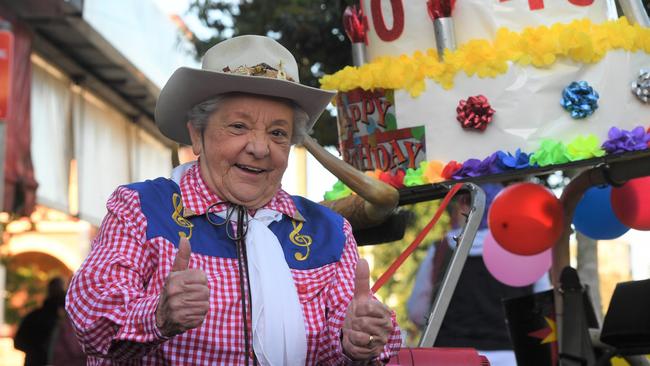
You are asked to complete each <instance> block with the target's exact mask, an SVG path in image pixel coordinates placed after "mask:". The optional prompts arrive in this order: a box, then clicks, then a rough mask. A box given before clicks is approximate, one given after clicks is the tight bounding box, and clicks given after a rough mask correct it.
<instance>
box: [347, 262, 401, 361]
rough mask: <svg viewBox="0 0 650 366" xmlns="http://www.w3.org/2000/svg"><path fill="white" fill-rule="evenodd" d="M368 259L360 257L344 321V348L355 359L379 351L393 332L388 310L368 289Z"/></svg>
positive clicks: (372, 355) (363, 357) (364, 358)
mask: <svg viewBox="0 0 650 366" xmlns="http://www.w3.org/2000/svg"><path fill="white" fill-rule="evenodd" d="M369 272H370V271H369V269H368V262H366V260H365V259H359V262H358V263H357V268H356V272H355V278H354V297H353V298H352V301H351V302H350V305H349V306H348V311H347V314H346V316H345V323H344V324H343V340H342V342H343V343H342V345H343V351H344V352H345V354H346V355H347V356H348V357H350V358H352V359H354V360H368V359H371V358H374V357H377V356H379V355H380V354H381V352H382V351H383V349H384V346H385V345H386V343H388V337H389V335H390V334H391V332H392V331H393V322H392V320H391V312H390V309H388V307H387V306H386V305H384V304H382V303H381V302H379V301H378V300H377V299H375V298H374V297H373V296H372V294H371V292H370V273H369Z"/></svg>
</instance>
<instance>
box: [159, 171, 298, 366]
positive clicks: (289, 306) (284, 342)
mask: <svg viewBox="0 0 650 366" xmlns="http://www.w3.org/2000/svg"><path fill="white" fill-rule="evenodd" d="M195 163H196V162H191V163H186V164H183V165H180V166H178V167H176V168H174V170H173V171H172V174H171V178H172V180H173V181H175V182H176V183H177V184H179V185H180V181H181V177H182V176H183V175H184V174H185V173H186V172H187V170H188V169H189V168H190V167H191V166H192V165H194V164H195ZM217 215H218V216H219V217H221V218H224V219H225V217H226V212H225V211H222V212H220V213H217ZM233 219H234V220H233ZM281 219H282V214H281V213H280V212H277V211H274V210H270V209H259V210H257V212H256V213H255V217H251V216H250V215H249V216H248V230H247V233H246V253H247V255H248V273H249V281H250V286H251V297H252V308H253V315H252V321H253V348H254V349H255V355H256V356H257V359H258V360H259V361H260V364H261V365H263V366H275V365H304V364H305V360H306V357H307V336H306V333H305V321H304V316H303V313H302V306H301V305H300V300H299V298H298V291H297V290H296V285H295V283H294V281H293V276H292V275H291V270H290V269H289V265H288V264H287V261H286V259H285V258H284V252H283V251H282V246H281V245H280V242H279V241H278V238H277V237H276V236H275V234H273V232H272V231H271V230H269V228H268V225H270V224H271V223H272V222H273V221H280V220H281ZM231 220H232V221H236V217H231ZM242 296H243V294H242Z"/></svg>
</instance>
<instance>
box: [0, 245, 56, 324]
mask: <svg viewBox="0 0 650 366" xmlns="http://www.w3.org/2000/svg"><path fill="white" fill-rule="evenodd" d="M0 263H1V264H2V265H4V266H5V268H6V273H7V277H6V288H5V297H4V303H5V323H7V324H9V325H17V324H18V323H19V322H20V320H21V319H22V318H23V317H24V316H25V315H26V314H27V313H29V312H30V311H32V310H34V309H35V308H37V307H38V306H39V305H40V304H41V302H42V300H43V299H44V298H45V295H46V288H47V281H48V279H50V278H51V274H48V273H46V272H44V271H43V270H40V269H39V268H38V267H36V266H35V265H32V266H29V267H24V266H17V265H15V264H14V263H13V262H12V260H11V257H4V258H2V259H0Z"/></svg>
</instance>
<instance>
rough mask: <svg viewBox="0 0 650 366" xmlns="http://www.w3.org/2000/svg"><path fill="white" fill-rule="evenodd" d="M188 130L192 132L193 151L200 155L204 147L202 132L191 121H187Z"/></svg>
mask: <svg viewBox="0 0 650 366" xmlns="http://www.w3.org/2000/svg"><path fill="white" fill-rule="evenodd" d="M187 130H188V131H189V132H190V140H192V152H193V153H194V155H196V156H200V155H201V150H202V148H203V144H202V142H201V140H202V139H201V132H199V131H197V129H196V128H195V127H194V125H193V124H192V123H190V122H187Z"/></svg>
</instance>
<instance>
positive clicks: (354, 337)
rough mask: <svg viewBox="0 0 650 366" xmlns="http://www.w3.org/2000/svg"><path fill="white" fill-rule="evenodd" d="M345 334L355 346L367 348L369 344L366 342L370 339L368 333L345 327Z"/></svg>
mask: <svg viewBox="0 0 650 366" xmlns="http://www.w3.org/2000/svg"><path fill="white" fill-rule="evenodd" d="M346 334H347V336H348V339H349V340H350V342H351V343H352V344H353V345H355V346H357V347H366V348H368V347H367V346H368V344H369V343H368V342H369V341H370V334H368V333H366V332H364V331H360V330H355V329H347V330H346Z"/></svg>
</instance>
